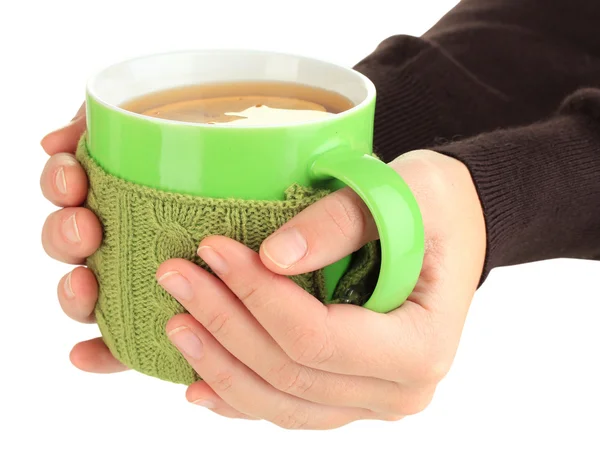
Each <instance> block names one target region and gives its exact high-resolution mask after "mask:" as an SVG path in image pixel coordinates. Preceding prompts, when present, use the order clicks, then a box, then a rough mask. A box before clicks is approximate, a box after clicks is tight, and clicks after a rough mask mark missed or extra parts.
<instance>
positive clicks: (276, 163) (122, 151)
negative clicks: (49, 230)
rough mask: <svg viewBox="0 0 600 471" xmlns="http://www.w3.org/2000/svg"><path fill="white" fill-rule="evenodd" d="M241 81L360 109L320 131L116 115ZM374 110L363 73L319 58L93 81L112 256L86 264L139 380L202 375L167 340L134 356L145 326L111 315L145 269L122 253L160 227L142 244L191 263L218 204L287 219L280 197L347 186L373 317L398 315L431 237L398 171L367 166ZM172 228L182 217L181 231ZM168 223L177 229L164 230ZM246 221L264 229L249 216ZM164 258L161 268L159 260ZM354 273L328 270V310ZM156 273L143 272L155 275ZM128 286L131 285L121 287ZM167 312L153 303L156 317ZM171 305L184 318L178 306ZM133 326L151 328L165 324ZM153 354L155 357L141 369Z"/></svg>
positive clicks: (189, 60) (100, 187)
mask: <svg viewBox="0 0 600 471" xmlns="http://www.w3.org/2000/svg"><path fill="white" fill-rule="evenodd" d="M238 81H239V82H258V81H278V82H291V83H295V84H303V85H308V86H312V87H319V88H322V89H326V90H331V91H334V92H337V93H339V94H342V95H343V96H345V97H346V98H348V99H349V100H350V101H351V102H352V103H353V104H354V107H352V108H351V109H349V110H347V111H344V112H342V113H339V114H334V115H329V116H326V117H324V118H323V119H320V120H317V121H309V122H298V123H291V124H290V123H285V124H277V125H269V126H235V125H233V126H232V125H231V123H229V124H230V125H228V126H218V125H210V124H200V123H189V122H176V121H169V120H163V119H159V118H155V117H149V116H143V115H139V114H136V113H133V112H129V111H126V110H124V109H122V108H120V107H119V106H120V105H121V104H123V103H124V102H127V101H129V100H131V99H133V98H136V97H139V96H142V95H146V94H149V93H152V92H156V91H160V90H166V89H170V88H176V87H183V86H188V85H197V84H204V83H206V84H211V83H227V82H238ZM374 111H375V86H374V85H373V83H372V82H371V81H370V80H369V79H368V78H366V77H365V76H363V75H362V74H360V73H358V72H356V71H354V70H352V69H349V68H345V67H342V66H339V65H335V64H331V63H328V62H324V61H321V60H317V59H311V58H306V57H301V56H296V55H290V54H283V53H274V52H260V51H247V50H214V51H213V50H204V51H186V52H175V53H166V54H158V55H152V56H146V57H141V58H135V59H132V60H128V61H125V62H122V63H119V64H116V65H113V66H111V67H109V68H107V69H105V70H104V71H102V72H100V73H98V74H97V75H96V76H94V77H93V78H92V79H91V80H90V81H89V82H88V86H87V133H86V135H85V137H84V138H82V141H81V142H80V146H79V149H78V156H79V158H80V160H81V161H82V162H83V163H84V167H85V168H86V170H87V172H88V176H89V178H90V188H91V191H90V196H89V197H88V205H89V207H91V208H92V210H94V211H95V212H97V213H98V215H99V218H100V220H101V223H102V224H103V227H104V238H105V239H104V243H103V247H101V249H100V250H99V254H97V255H94V256H93V257H91V258H90V267H91V268H92V270H94V272H95V273H96V276H97V277H98V281H99V286H100V291H101V293H100V298H101V299H100V300H99V302H98V305H97V308H96V310H97V317H98V322H99V325H100V328H101V330H102V332H103V336H104V337H105V339H106V341H107V345H108V346H109V348H110V349H111V351H113V353H114V354H115V355H116V356H117V357H118V358H119V359H120V360H121V361H123V362H124V363H126V364H128V365H129V366H131V367H133V368H134V369H137V370H139V371H142V372H145V373H148V374H151V375H154V376H158V377H162V378H163V379H167V380H171V381H175V382H183V383H189V382H191V381H193V380H194V377H193V373H192V372H190V371H189V370H187V369H186V368H185V366H182V365H181V364H180V361H179V359H177V358H176V357H175V356H173V355H176V354H175V353H174V352H173V351H172V350H169V346H168V345H167V343H168V340H167V339H163V338H162V337H161V336H160V335H159V334H156V335H155V337H156V338H154V339H152V340H150V341H148V339H146V341H145V342H146V343H144V345H141V346H140V345H138V346H137V347H136V349H132V348H130V347H128V346H127V342H130V343H131V342H132V341H133V342H135V341H136V340H135V339H134V338H133V336H136V335H138V334H139V332H140V329H141V328H142V327H140V325H136V322H137V320H136V319H133V318H132V319H124V318H123V314H122V313H121V314H118V315H119V316H121V317H120V318H117V317H115V316H117V314H115V313H114V312H112V311H115V310H116V311H119V309H120V307H119V306H121V307H122V305H123V303H133V304H135V302H136V299H134V297H135V286H137V285H138V284H141V283H144V282H148V283H150V281H149V280H145V281H144V280H137V281H136V280H135V279H133V278H135V276H136V273H135V270H136V264H139V261H138V259H139V258H140V257H142V258H143V256H142V255H135V254H134V252H135V250H137V249H135V250H134V249H133V248H131V247H130V246H127V247H126V248H122V249H120V250H117V249H115V247H116V246H119V245H123V244H125V245H127V244H128V243H129V242H130V240H129V239H131V240H133V239H136V238H138V237H142V236H143V235H144V234H145V233H147V232H148V230H147V229H145V228H144V227H142V226H143V224H147V223H148V221H149V220H152V221H153V222H152V224H155V226H156V227H157V229H156V231H154V232H153V235H152V237H153V238H152V239H147V240H146V241H145V242H144V244H145V245H146V246H147V247H148V246H153V245H154V246H155V248H156V250H157V251H158V252H159V255H157V257H158V258H160V254H163V255H164V256H170V255H173V253H174V254H175V255H177V254H179V255H181V256H186V254H187V252H186V251H187V250H189V249H192V254H190V259H193V254H195V250H194V249H195V247H196V246H197V244H198V243H199V242H200V240H193V239H194V237H193V234H192V236H190V234H191V233H190V232H189V231H188V232H186V231H187V229H186V228H185V224H184V223H183V222H182V221H184V222H186V224H188V225H190V224H191V225H192V226H193V225H194V224H199V222H198V221H201V218H202V217H203V216H199V218H200V219H194V217H196V216H191V215H190V214H192V213H194V211H196V209H197V208H196V206H202V207H203V208H204V213H203V214H204V215H205V216H206V215H208V214H210V210H211V209H214V208H220V207H221V206H219V205H220V204H221V203H223V204H224V202H232V201H233V202H235V201H238V202H242V201H246V202H248V204H251V205H256V204H262V203H264V202H273V204H275V205H279V206H278V208H279V209H281V208H291V207H292V206H293V204H291V203H289V202H286V201H285V200H286V195H288V196H289V189H290V188H291V187H292V186H294V185H296V186H300V187H302V188H313V189H325V190H326V191H331V190H335V189H338V188H341V187H343V186H348V187H350V188H352V189H353V190H354V191H355V192H356V193H357V194H358V195H359V196H360V197H361V198H362V199H363V201H364V202H365V203H366V206H367V207H368V208H369V210H370V211H371V213H372V215H373V218H374V220H375V222H376V225H377V229H378V231H379V237H380V252H379V256H380V265H379V274H378V278H377V281H376V283H375V285H374V289H373V291H372V293H371V294H370V297H369V298H368V300H367V301H366V303H365V304H364V307H366V308H368V309H371V310H373V311H376V312H381V313H386V312H389V311H391V310H393V309H395V308H397V307H398V306H400V305H401V304H402V303H403V302H404V301H405V300H406V299H407V297H408V296H409V294H410V293H411V291H412V290H413V288H414V286H415V284H416V282H417V279H418V277H419V273H420V270H421V265H422V260H423V254H424V231H423V224H422V219H421V214H420V212H419V208H418V205H417V203H416V201H415V198H414V196H413V195H412V193H411V191H410V189H409V188H408V186H407V185H406V183H405V182H404V181H403V180H402V178H401V177H400V176H399V175H398V174H397V173H396V172H395V171H394V170H393V169H392V168H390V167H389V166H387V165H386V164H384V163H383V162H381V161H380V160H378V159H377V158H376V157H374V156H372V155H371V154H372V152H373V124H374ZM398 132H402V130H398ZM315 191H317V190H315ZM320 196H322V195H320ZM320 196H319V195H317V197H320ZM165 198H166V199H167V200H168V199H169V198H175V199H176V203H170V202H169V203H165ZM147 200H148V201H150V203H148V202H147ZM169 201H170V200H169ZM311 201H314V199H313V200H311ZM195 202H196V203H195ZM265 204H266V203H265ZM173 205H175V206H173ZM195 205H196V206H195ZM286 205H287V206H286ZM290 205H291V206H290ZM263 206H264V204H263ZM263 206H260V208H262V207H263ZM174 208H175V209H174ZM279 209H278V210H279ZM296 210H298V207H296ZM140 211H141V212H143V216H140V213H139V212H140ZM223 211H224V212H223V216H222V217H221V216H220V218H221V219H227V218H228V217H229V216H228V215H229V214H232V213H231V211H232V210H230V209H227V210H223ZM282 211H283V210H282ZM286 211H287V209H286ZM259 212H260V211H259ZM296 212H297V211H296ZM194 214H195V213H194ZM257 214H258V213H257ZM269 214H270V213H269ZM282 214H283V213H282ZM285 214H287V215H288V216H289V215H290V214H292V213H289V212H288V213H285ZM288 216H285V217H284V219H286V218H287V217H288ZM282 217H283V216H282ZM169 218H171V219H169ZM172 218H176V219H177V218H179V219H177V223H176V224H175V225H173V224H174V223H172ZM186 218H187V219H186ZM232 218H233V217H232ZM167 219H168V221H171V222H168V223H165V222H164V221H165V220H167ZM247 219H248V220H249V221H254V223H255V224H257V225H256V227H262V226H261V225H260V224H259V223H257V222H256V221H255V220H254V219H252V218H247ZM255 219H256V218H255ZM284 219H278V221H280V222H283V221H284ZM157 221H158V222H157ZM194 221H196V222H194ZM136 224H140V226H138V225H136ZM161 224H163V225H162V226H161ZM165 224H166V226H168V227H169V230H170V231H171V233H173V234H175V233H177V234H179V233H181V238H180V239H177V240H175V239H173V238H171V239H169V241H170V242H169V241H166V242H165V240H163V239H164V234H163V230H162V229H161V227H166V226H165ZM219 227H221V226H219V225H218V224H217V226H216V229H214V230H213V232H215V231H216V232H218V231H219V229H218V228H219ZM228 227H229V226H228ZM274 228H275V227H271V228H270V229H269V230H272V229H274ZM178 231H179V232H178ZM192 232H193V231H192ZM184 233H185V234H184ZM161 234H162V235H161ZM223 235H228V234H223ZM263 235H265V234H263ZM161 237H162V238H161ZM169 237H171V236H169ZM173 237H175V236H173ZM178 240H184V242H178ZM165 244H166V245H165ZM169 244H171V246H177V247H179V246H181V247H180V249H179V252H178V251H177V250H175V251H174V252H173V253H169V251H168V250H166V249H165V250H163V249H160V247H163V246H168V245H169ZM159 249H160V250H159ZM155 258H156V257H155ZM161 261H162V260H158V259H156V260H153V263H154V262H161ZM350 263H351V257H346V258H344V259H342V260H340V261H338V262H336V263H334V264H332V265H330V266H329V267H326V268H325V269H324V270H323V271H322V276H323V278H324V290H325V295H324V299H325V301H328V300H331V298H332V296H333V293H334V291H335V289H336V287H337V285H338V283H339V282H340V279H341V278H342V277H343V276H344V273H346V272H347V270H348V269H349V266H350ZM151 265H152V264H149V265H148V267H147V268H148V269H150V268H155V267H153V266H151ZM109 268H110V270H112V272H109ZM124 279H126V280H128V281H127V283H129V285H130V286H126V285H125V284H124V281H123V280H124ZM103 283H104V284H103ZM152 289H153V290H154V291H152V293H153V294H154V295H156V296H158V297H164V296H166V295H165V294H164V293H161V292H160V290H159V289H155V288H152ZM103 290H104V291H103ZM145 297H148V296H147V295H145ZM165 302H166V301H165ZM168 302H170V301H168ZM111 303H112V304H111ZM118 303H121V304H118ZM153 306H154V305H153ZM159 308H160V306H159V304H157V305H156V307H155V309H159ZM171 308H172V309H175V310H176V308H175V307H174V305H171ZM147 310H148V309H146V311H147ZM150 310H152V309H150ZM132 315H137V316H142V317H144V318H147V317H148V316H150V317H151V316H152V315H157V313H149V314H148V313H141V312H138V313H137V314H135V313H133V314H132ZM111 316H112V317H111ZM145 322H148V319H146V321H145ZM150 322H152V321H150ZM130 324H131V325H130ZM161 327H162V324H161V325H154V324H152V326H151V327H148V326H147V325H146V326H145V327H144V328H145V329H149V328H150V330H152V329H155V330H158V329H160V328H161ZM148 342H149V344H148V345H147V343H148ZM133 350H136V353H135V354H134V353H132V351H133ZM161 350H169V354H168V355H167V356H168V357H169V358H167V359H165V358H163V359H162V360H161V361H162V363H161V365H162V366H159V367H157V366H156V363H157V360H156V358H155V357H153V355H154V353H152V352H157V351H161ZM141 352H146V353H141ZM148 352H150V353H148ZM144 355H146V356H148V355H149V357H150V358H146V359H144ZM163 356H164V355H163ZM152 362H154V363H152ZM159 363H160V362H159ZM174 369H175V370H177V371H174ZM158 370H160V371H158Z"/></svg>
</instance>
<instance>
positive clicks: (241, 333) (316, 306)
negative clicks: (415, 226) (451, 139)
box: [157, 151, 486, 429]
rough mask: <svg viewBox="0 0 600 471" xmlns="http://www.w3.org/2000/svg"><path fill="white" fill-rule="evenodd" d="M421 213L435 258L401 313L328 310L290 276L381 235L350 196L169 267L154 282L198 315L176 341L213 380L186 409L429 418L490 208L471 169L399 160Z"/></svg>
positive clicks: (173, 323) (282, 418)
mask: <svg viewBox="0 0 600 471" xmlns="http://www.w3.org/2000/svg"><path fill="white" fill-rule="evenodd" d="M390 165H391V166H392V167H393V168H394V169H395V170H396V171H397V172H398V173H399V174H400V175H402V177H403V178H404V180H405V181H406V182H407V183H408V185H409V186H410V187H411V189H412V191H413V193H414V194H415V197H416V198H417V201H418V203H419V206H420V208H421V212H422V215H423V222H424V226H425V237H426V252H425V259H424V265H423V269H422V272H421V275H420V278H419V281H418V284H417V286H416V288H415V290H414V292H413V293H412V294H411V296H410V297H409V299H408V300H407V302H406V303H404V305H402V306H401V307H400V308H398V309H396V310H395V311H393V312H391V313H388V314H377V313H374V312H372V311H369V310H367V309H364V308H362V307H358V306H353V305H329V306H324V305H323V304H321V303H320V302H319V301H317V300H316V299H315V298H314V297H312V296H310V295H309V294H308V293H307V292H305V291H304V290H302V289H301V288H300V287H298V286H297V285H296V284H295V283H293V282H292V281H291V280H290V279H288V278H287V277H286V276H284V275H294V274H299V273H305V272H309V271H313V270H316V269H318V268H321V267H323V266H326V265H328V264H330V263H331V262H333V261H335V260H338V259H340V258H341V257H343V256H345V255H347V254H350V253H352V252H354V251H355V250H357V249H358V248H359V247H361V246H362V245H364V244H365V243H367V242H368V241H370V240H373V239H375V238H376V237H377V230H376V227H375V224H374V222H373V220H372V218H371V216H370V214H369V212H368V210H367V208H366V207H365V206H364V204H363V203H362V201H361V200H360V199H359V198H358V196H357V195H356V194H355V193H353V192H352V191H350V190H349V189H344V190H341V191H338V192H336V193H334V194H332V195H330V196H328V197H326V198H324V199H322V200H320V201H319V202H317V203H315V204H314V205H312V206H311V207H309V208H307V209H306V210H304V211H303V212H302V213H300V214H299V215H298V216H296V217H295V218H294V219H292V220H291V221H290V222H288V223H287V224H286V225H284V226H283V227H282V228H281V229H280V230H278V231H277V232H276V233H275V234H274V235H273V236H271V237H270V238H269V239H267V240H266V241H265V242H264V243H263V245H262V246H261V249H260V253H259V254H257V253H255V252H254V251H252V250H250V249H248V248H247V247H245V246H243V245H242V244H239V243H237V242H235V241H233V240H231V239H227V238H225V237H220V236H212V237H209V238H207V239H205V240H203V241H202V242H201V244H200V247H199V250H198V254H199V256H200V257H201V258H203V260H204V261H205V262H206V263H207V264H208V265H209V266H210V267H211V268H212V270H213V271H214V272H215V273H216V274H217V275H218V277H219V278H217V277H215V276H213V275H211V274H210V273H209V272H207V271H205V270H203V269H202V268H200V267H199V266H198V265H196V264H193V263H191V262H189V261H187V260H182V259H173V260H168V261H166V262H165V263H163V264H162V265H161V266H160V268H159V270H158V272H157V279H158V282H159V283H160V284H161V285H162V286H163V287H164V288H165V289H166V290H167V291H168V292H169V293H170V294H172V295H173V296H174V297H175V298H176V299H177V300H178V301H179V302H180V303H181V304H182V305H183V306H184V307H185V309H186V310H187V311H188V312H189V314H180V315H177V316H174V317H173V318H172V319H171V320H170V321H169V322H168V324H167V333H168V335H169V338H170V339H171V341H172V342H173V343H174V344H175V346H176V347H177V348H179V350H180V351H181V353H182V354H183V355H184V356H185V358H186V359H187V360H188V362H189V363H190V364H191V365H192V366H193V368H194V369H195V370H196V371H197V372H198V374H199V375H200V376H201V377H202V378H203V381H200V382H197V383H195V384H193V385H191V386H190V387H189V388H188V391H187V398H188V400H189V401H192V402H195V403H197V404H200V405H204V406H206V407H208V408H211V409H213V410H214V411H215V412H217V413H219V414H221V415H224V416H227V417H242V418H260V419H266V420H268V421H271V422H273V423H275V424H277V425H279V426H281V427H284V428H307V429H329V428H335V427H339V426H341V425H344V424H346V423H348V422H352V421H355V420H360V419H383V420H396V419H399V418H401V417H403V416H405V415H409V414H414V413H417V412H419V411H421V410H422V409H424V408H425V407H426V406H427V405H428V404H429V402H430V401H431V398H432V396H433V393H434V391H435V389H436V386H437V384H438V382H439V381H440V380H441V379H442V378H443V377H444V376H445V375H446V373H447V372H448V370H449V368H450V365H451V363H452V361H453V358H454V355H455V353H456V349H457V347H458V343H459V339H460V336H461V333H462V328H463V325H464V321H465V317H466V314H467V311H468V308H469V305H470V303H471V300H472V297H473V295H474V293H475V290H476V288H477V285H478V282H479V279H480V276H481V272H482V267H483V261H484V255H485V243H486V236H485V224H484V218H483V213H482V209H481V205H480V203H479V199H478V196H477V193H476V190H475V187H474V184H473V181H472V180H471V177H470V174H469V172H468V170H467V169H466V167H465V166H464V165H463V164H461V163H460V162H458V161H456V160H454V159H451V158H449V157H446V156H443V155H441V154H437V153H435V152H431V151H415V152H411V153H409V154H406V155H404V156H402V157H401V158H398V159H396V160H395V161H394V162H392V163H391V164H390Z"/></svg>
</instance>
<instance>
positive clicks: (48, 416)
mask: <svg viewBox="0 0 600 471" xmlns="http://www.w3.org/2000/svg"><path fill="white" fill-rule="evenodd" d="M354 3H355V4H356V5H359V4H360V7H353V6H350V5H351V4H354ZM354 3H352V2H339V4H337V3H334V2H328V1H326V0H320V1H313V0H303V1H301V2H286V1H267V0H253V1H239V2H238V1H235V0H230V1H220V0H212V1H201V0H194V1H192V0H190V1H183V0H170V1H168V2H150V1H147V0H146V1H125V0H121V1H112V0H102V1H100V0H97V1H94V2H91V1H87V2H85V1H78V2H69V1H66V0H47V1H44V2H42V1H39V2H37V3H35V2H31V1H29V2H28V1H19V2H2V4H1V5H2V6H0V48H1V52H2V55H1V56H0V64H2V65H0V70H2V72H1V75H0V83H1V86H0V122H1V124H2V127H1V128H0V129H1V139H2V140H1V143H2V156H1V157H0V159H1V160H0V165H1V166H2V167H1V170H0V179H1V180H0V196H1V198H0V208H1V210H2V211H1V214H2V219H1V222H0V225H1V230H0V269H1V270H2V277H1V284H0V292H1V300H2V304H1V308H0V315H1V324H0V470H6V471H9V470H10V471H12V470H22V469H23V470H25V469H27V470H29V469H31V470H33V469H53V468H56V469H61V470H62V471H70V470H79V469H85V470H95V469H107V470H117V471H120V470H127V469H136V470H137V469H152V470H153V469H168V470H177V469H182V470H183V469H206V470H214V469H225V470H230V469H231V470H234V469H245V468H248V467H254V466H256V467H258V468H259V469H262V470H279V469H286V470H300V469H310V470H328V469H332V470H343V469H350V470H358V469H361V470H362V469H369V470H371V469H403V470H438V469H460V470H495V469H503V470H504V469H510V470H532V469H573V470H592V469H594V470H598V469H600V456H599V453H600V451H599V449H600V446H599V442H600V430H599V427H600V426H599V425H598V424H599V423H600V405H599V401H598V398H599V397H600V386H599V381H598V377H599V371H600V369H599V367H598V360H599V358H600V342H598V335H599V334H600V316H599V314H600V294H599V292H600V264H599V263H593V262H584V261H564V260H561V261H551V262H543V263H538V264H532V265H529V266H522V267H516V268H510V269H501V270H497V271H495V272H494V273H493V274H492V276H491V277H490V278H489V280H488V281H487V283H486V284H485V285H484V287H483V288H482V289H481V290H480V291H479V292H478V294H477V296H476V299H475V301H474V304H473V306H472V309H471V312H470V315H469V318H468V321H467V326H466V328H465V332H464V336H463V340H462V343H461V347H460V349H459V353H458V356H457V358H456V361H455V364H454V367H453V369H452V371H451V372H450V374H449V376H448V377H447V378H446V379H445V380H444V381H443V382H442V384H441V385H440V387H439V389H438V392H437V395H436V398H435V399H434V401H433V403H432V405H431V406H430V408H429V409H428V410H426V411H425V412H424V413H422V414H419V415H417V416H415V417H412V418H409V419H405V420H403V421H400V422H396V423H378V422H362V423H355V424H352V425H350V426H347V427H345V428H342V429H339V430H335V431H330V432H289V431H284V430H281V429H278V428H276V427H275V426H272V425H270V424H267V423H256V422H244V421H232V420H230V419H224V418H220V417H218V416H215V415H213V414H212V413H211V412H210V411H207V410H204V409H203V408H200V407H197V406H193V405H191V404H188V403H187V402H186V401H185V399H184V388H183V387H182V386H178V385H172V384H169V383H163V382H161V381H158V380H155V379H152V378H149V377H145V376H143V375H141V374H138V373H133V372H128V373H120V374H116V375H111V376H100V375H92V374H86V373H83V372H80V371H78V370H76V369H75V368H74V367H72V366H71V365H70V363H69V361H68V353H69V350H70V349H71V346H72V345H73V344H74V343H75V342H76V341H78V340H82V339H85V338H91V337H94V336H96V335H97V331H96V326H85V325H80V324H77V323H74V322H72V321H70V320H69V319H67V317H66V316H64V315H63V314H62V313H61V311H60V308H59V305H58V302H57V300H56V298H55V290H56V282H57V281H58V279H59V277H60V276H62V275H63V274H64V273H65V272H66V271H67V270H68V269H69V267H67V266H66V265H63V264H61V263H58V262H54V261H52V260H50V259H48V258H47V257H46V256H45V254H44V252H43V250H42V248H41V245H40V242H39V240H40V230H41V226H42V223H43V221H44V219H45V217H46V215H47V214H48V213H49V212H50V211H52V210H54V207H53V206H51V205H50V204H49V203H47V202H46V201H44V200H43V198H42V196H41V193H40V190H39V183H38V182H39V174H40V172H41V170H42V167H43V165H44V162H45V160H46V157H45V155H44V154H43V152H42V149H41V148H40V147H39V144H38V143H39V140H40V138H41V137H42V136H43V135H44V134H45V133H46V132H48V131H50V130H51V129H53V128H55V127H58V126H61V125H63V124H66V123H67V122H68V121H69V120H70V119H71V117H72V115H73V114H74V113H75V111H76V110H77V108H78V107H79V105H80V104H81V102H82V100H83V94H84V85H85V81H86V79H87V77H88V76H89V75H91V74H92V73H94V72H95V71H97V70H98V69H100V68H103V67H105V66H107V65H110V64H111V63H113V62H115V61H120V60H122V59H126V58H129V57H131V56H137V55H140V54H146V53H153V52H159V51H169V50H173V49H190V48H204V47H251V48H266V49H271V50H282V51H288V52H296V53H301V54H305V55H312V56H317V57H320V58H325V59H330V60H333V61H336V62H339V63H342V64H346V65H349V66H351V65H353V64H354V63H356V62H357V61H358V60H360V59H361V58H362V57H364V56H365V55H367V54H368V53H369V52H370V51H371V50H372V49H373V48H374V47H375V46H376V45H377V44H378V42H379V41H381V40H383V39H384V38H386V37H388V36H390V35H392V34H396V33H404V34H412V35H419V34H421V33H423V32H424V31H425V30H426V29H428V28H429V27H430V26H431V25H432V24H433V23H434V22H435V21H436V20H437V19H438V18H439V17H440V16H441V15H442V14H443V13H444V12H445V11H447V10H448V9H450V8H451V7H452V6H453V5H454V4H455V3H456V0H444V1H438V2H437V3H434V2H433V1H431V2H423V1H420V0H412V1H410V2H409V1H396V2H389V1H386V0H369V1H368V2H354ZM388 3H389V4H390V5H391V4H393V8H394V10H391V8H392V7H391V6H390V5H388ZM565 196H566V197H568V195H565Z"/></svg>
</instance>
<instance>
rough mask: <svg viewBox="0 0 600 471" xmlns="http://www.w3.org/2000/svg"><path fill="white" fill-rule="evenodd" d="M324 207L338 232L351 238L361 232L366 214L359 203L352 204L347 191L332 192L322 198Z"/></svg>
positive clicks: (348, 238)
mask: <svg viewBox="0 0 600 471" xmlns="http://www.w3.org/2000/svg"><path fill="white" fill-rule="evenodd" d="M323 201H324V208H325V211H326V212H327V214H328V215H329V217H330V218H331V220H332V221H333V223H334V225H335V226H336V227H337V228H338V230H339V232H340V234H341V235H342V236H343V237H344V238H345V239H347V240H352V239H353V238H354V237H355V235H356V234H362V233H363V232H364V229H365V226H366V216H365V214H364V212H363V210H362V209H361V207H360V206H359V205H356V204H354V202H353V201H352V199H351V198H350V197H348V193H347V192H346V193H343V191H342V192H336V193H332V194H331V195H330V196H329V197H328V198H325V199H324V200H323Z"/></svg>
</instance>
